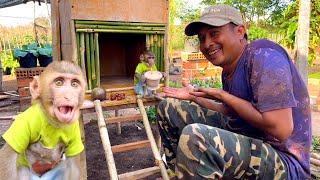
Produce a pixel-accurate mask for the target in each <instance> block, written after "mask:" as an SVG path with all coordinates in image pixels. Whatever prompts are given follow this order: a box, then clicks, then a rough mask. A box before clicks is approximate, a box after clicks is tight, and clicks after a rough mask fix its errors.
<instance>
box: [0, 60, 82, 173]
mask: <svg viewBox="0 0 320 180" xmlns="http://www.w3.org/2000/svg"><path fill="white" fill-rule="evenodd" d="M85 86H86V83H85V80H84V78H83V74H82V71H81V69H80V68H79V67H78V66H77V65H75V64H73V63H71V62H69V61H54V62H53V63H51V64H49V65H48V66H47V67H46V68H45V70H44V71H43V72H42V74H41V75H40V77H35V78H34V79H33V81H32V82H31V83H30V93H31V96H32V105H31V106H30V107H29V108H28V109H27V110H26V111H24V112H23V113H21V114H19V115H18V116H16V118H15V120H14V122H13V123H12V125H11V126H10V128H9V129H8V130H7V131H6V132H5V133H4V135H3V139H4V140H5V141H6V144H5V145H4V146H3V147H2V149H1V150H0V159H1V160H2V165H1V166H0V174H1V179H79V178H80V168H79V167H78V162H79V159H80V153H81V152H82V151H83V149H84V146H83V144H82V141H81V136H80V127H79V122H78V119H79V115H80V106H81V105H82V102H83V100H84V91H85Z"/></svg>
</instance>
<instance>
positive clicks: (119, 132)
mask: <svg viewBox="0 0 320 180" xmlns="http://www.w3.org/2000/svg"><path fill="white" fill-rule="evenodd" d="M114 114H115V117H119V110H115V111H114ZM120 134H121V122H117V135H120Z"/></svg>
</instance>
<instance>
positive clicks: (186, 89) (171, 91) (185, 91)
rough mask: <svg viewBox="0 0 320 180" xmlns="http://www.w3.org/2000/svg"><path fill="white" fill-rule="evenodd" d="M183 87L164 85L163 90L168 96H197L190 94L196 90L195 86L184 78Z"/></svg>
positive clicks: (179, 97)
mask: <svg viewBox="0 0 320 180" xmlns="http://www.w3.org/2000/svg"><path fill="white" fill-rule="evenodd" d="M182 86H183V87H182V88H172V87H164V88H163V92H164V93H165V96H166V97H172V98H176V99H181V100H193V99H194V98H195V96H193V95H192V94H190V92H193V91H194V87H193V86H192V85H191V84H189V82H187V81H185V80H183V81H182Z"/></svg>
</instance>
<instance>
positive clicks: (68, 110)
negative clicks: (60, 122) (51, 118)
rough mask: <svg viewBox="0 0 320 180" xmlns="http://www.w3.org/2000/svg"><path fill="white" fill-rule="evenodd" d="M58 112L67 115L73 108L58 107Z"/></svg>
mask: <svg viewBox="0 0 320 180" xmlns="http://www.w3.org/2000/svg"><path fill="white" fill-rule="evenodd" d="M58 109H59V111H60V112H61V113H63V114H67V113H69V112H72V110H73V107H72V106H60V107H58Z"/></svg>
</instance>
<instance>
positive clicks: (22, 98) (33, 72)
mask: <svg viewBox="0 0 320 180" xmlns="http://www.w3.org/2000/svg"><path fill="white" fill-rule="evenodd" d="M43 69H44V68H43V67H35V68H17V69H16V77H17V86H18V93H19V102H20V111H24V110H25V109H27V108H28V107H29V106H30V103H31V94H30V90H29V83H30V82H31V81H32V79H33V77H34V76H38V75H40V74H41V72H42V71H43Z"/></svg>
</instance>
